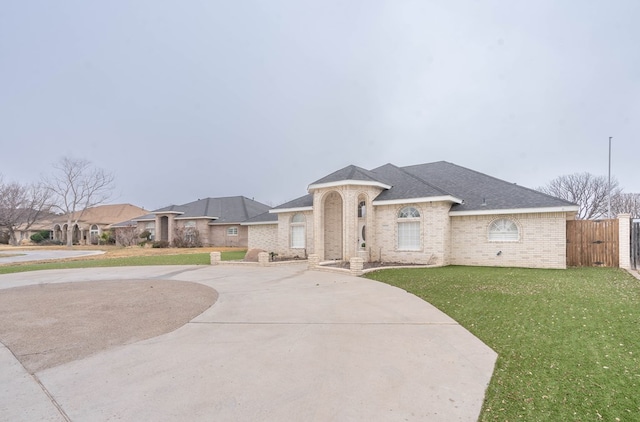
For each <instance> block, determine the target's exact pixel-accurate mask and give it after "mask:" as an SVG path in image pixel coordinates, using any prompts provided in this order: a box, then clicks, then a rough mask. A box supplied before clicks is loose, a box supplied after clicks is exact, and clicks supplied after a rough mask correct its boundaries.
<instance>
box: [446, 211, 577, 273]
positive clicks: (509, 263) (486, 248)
mask: <svg viewBox="0 0 640 422" xmlns="http://www.w3.org/2000/svg"><path fill="white" fill-rule="evenodd" d="M497 218H509V219H511V220H513V221H515V222H516V224H517V225H518V228H519V231H520V239H519V240H518V241H511V242H490V241H489V240H488V228H489V224H491V222H492V221H494V220H495V219H497ZM566 220H567V215H566V213H563V212H558V213H535V214H514V215H480V216H459V217H452V218H451V250H450V263H451V264H453V265H482V266H493V267H531V268H566V266H567V260H566V249H567V236H566V233H567V232H566Z"/></svg>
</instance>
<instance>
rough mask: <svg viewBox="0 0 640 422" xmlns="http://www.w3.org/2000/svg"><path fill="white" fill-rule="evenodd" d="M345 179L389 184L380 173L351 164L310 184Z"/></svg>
mask: <svg viewBox="0 0 640 422" xmlns="http://www.w3.org/2000/svg"><path fill="white" fill-rule="evenodd" d="M344 180H359V181H363V182H376V183H383V184H388V183H386V182H385V181H384V180H382V179H381V176H380V175H376V174H374V173H373V172H371V171H369V170H365V169H363V168H361V167H357V166H354V165H350V166H347V167H345V168H342V169H340V170H338V171H334V172H333V173H331V174H330V175H328V176H325V177H323V178H322V179H320V180H316V181H315V182H313V183H311V185H310V186H313V185H322V184H325V183H333V182H341V181H344Z"/></svg>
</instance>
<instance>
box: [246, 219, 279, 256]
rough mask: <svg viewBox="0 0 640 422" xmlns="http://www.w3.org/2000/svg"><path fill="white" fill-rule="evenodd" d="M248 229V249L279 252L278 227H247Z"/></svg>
mask: <svg viewBox="0 0 640 422" xmlns="http://www.w3.org/2000/svg"><path fill="white" fill-rule="evenodd" d="M246 227H247V229H248V248H249V249H262V250H265V251H267V252H276V253H277V250H278V225H277V224H259V225H251V226H246Z"/></svg>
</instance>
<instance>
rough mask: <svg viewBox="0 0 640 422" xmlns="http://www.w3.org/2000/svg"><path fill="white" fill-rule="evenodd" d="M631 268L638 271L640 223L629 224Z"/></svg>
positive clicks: (639, 262)
mask: <svg viewBox="0 0 640 422" xmlns="http://www.w3.org/2000/svg"><path fill="white" fill-rule="evenodd" d="M631 267H633V268H635V269H640V221H634V222H633V223H631Z"/></svg>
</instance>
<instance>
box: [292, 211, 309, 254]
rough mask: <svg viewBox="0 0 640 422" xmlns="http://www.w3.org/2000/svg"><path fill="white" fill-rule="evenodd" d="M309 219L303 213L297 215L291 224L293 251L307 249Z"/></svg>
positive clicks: (293, 216) (294, 215) (293, 217)
mask: <svg viewBox="0 0 640 422" xmlns="http://www.w3.org/2000/svg"><path fill="white" fill-rule="evenodd" d="M306 223H307V218H306V217H305V215H304V214H303V213H300V212H298V213H295V214H293V215H292V216H291V221H290V223H289V226H290V229H289V247H290V248H291V249H305V248H306V247H307V226H306Z"/></svg>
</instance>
